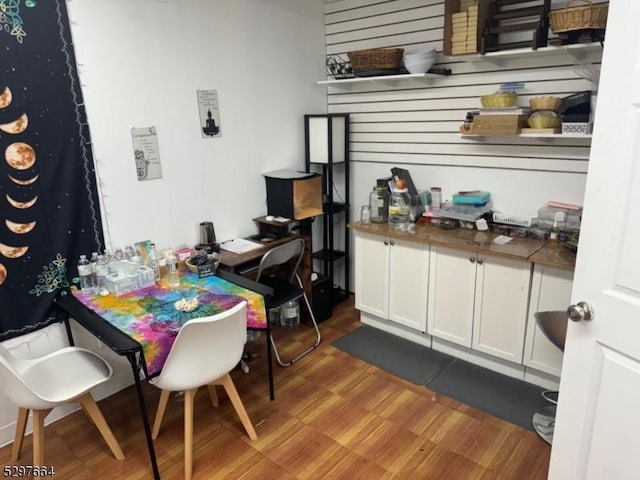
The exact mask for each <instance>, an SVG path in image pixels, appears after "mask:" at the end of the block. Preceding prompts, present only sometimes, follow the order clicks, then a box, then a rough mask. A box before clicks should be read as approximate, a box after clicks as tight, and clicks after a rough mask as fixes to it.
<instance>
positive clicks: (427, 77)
mask: <svg viewBox="0 0 640 480" xmlns="http://www.w3.org/2000/svg"><path fill="white" fill-rule="evenodd" d="M443 77H444V75H438V74H436V73H401V74H399V75H381V76H376V77H355V78H344V79H341V80H321V81H319V82H318V85H327V86H331V87H340V88H351V86H352V85H353V84H357V83H380V84H383V85H386V86H391V87H393V86H395V85H397V83H398V82H400V81H404V80H416V81H420V82H432V81H433V80H435V79H436V78H443Z"/></svg>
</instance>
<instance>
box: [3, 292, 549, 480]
mask: <svg viewBox="0 0 640 480" xmlns="http://www.w3.org/2000/svg"><path fill="white" fill-rule="evenodd" d="M358 319H359V315H358V312H357V311H356V310H355V309H354V308H353V300H352V299H351V300H348V301H346V302H343V303H341V304H339V305H337V306H336V307H334V314H333V316H332V317H331V318H330V319H328V320H326V321H325V322H323V323H321V324H320V329H321V332H322V335H323V338H322V343H321V344H320V347H318V349H317V350H316V351H314V352H312V353H311V354H309V355H307V356H306V357H304V358H303V359H301V360H300V361H299V362H298V363H296V364H294V365H293V366H292V367H289V368H280V367H274V373H275V382H276V400H275V401H273V402H271V401H269V395H268V385H267V378H266V365H265V363H266V362H265V359H264V355H263V354H264V353H265V352H264V350H265V347H264V336H262V337H261V338H260V339H259V340H257V341H255V342H252V343H250V344H248V349H249V350H250V351H252V352H256V353H259V354H260V356H259V357H258V358H255V359H252V360H251V361H250V371H249V373H248V374H245V373H243V372H242V371H241V370H240V369H235V370H234V371H233V372H232V377H233V379H234V382H235V383H236V387H237V389H238V391H239V393H240V396H241V397H242V399H243V402H244V404H245V406H246V408H247V411H248V413H249V416H250V417H251V419H252V421H253V422H254V425H255V427H256V431H257V433H258V439H257V440H255V441H250V440H249V438H248V437H247V435H246V433H245V430H244V428H243V427H242V425H241V423H240V420H239V419H238V417H237V416H236V414H235V412H234V410H233V408H232V406H231V405H230V403H229V400H228V398H227V397H226V394H225V393H224V392H223V391H222V389H219V390H218V396H219V399H220V406H219V407H218V408H217V409H214V408H213V407H212V406H211V403H210V401H209V398H208V394H207V391H206V389H201V390H200V391H199V392H198V395H197V397H196V405H195V414H194V453H193V457H194V474H193V479H196V480H197V479H234V480H239V479H247V480H249V479H250V480H255V479H258V480H261V479H265V480H293V479H348V480H352V479H366V480H372V479H402V480H405V479H438V480H444V479H446V480H457V479H460V480H463V479H464V480H470V479H518V480H521V479H527V480H535V479H545V478H546V477H547V469H548V463H549V455H550V448H549V446H548V445H547V444H546V443H544V442H543V441H542V440H541V439H540V438H539V437H538V436H537V435H536V434H535V433H533V432H530V431H527V430H524V429H522V428H520V427H517V426H515V425H512V424H510V423H507V422H504V421H502V420H499V419H497V418H495V417H492V416H490V415H487V414H484V413H482V412H480V411H478V410H475V409H473V408H471V407H468V406H466V405H464V404H461V403H459V402H456V401H454V400H451V399H448V398H446V397H443V396H441V395H439V394H435V393H433V392H431V391H429V390H427V389H426V388H425V387H419V386H415V385H413V384H411V383H409V382H406V381H404V380H402V379H399V378H397V377H394V376H392V375H390V374H388V373H386V372H384V371H382V370H379V369H378V368H376V367H374V366H371V365H369V364H367V363H364V362H362V361H360V360H358V359H356V358H354V357H351V356H350V355H348V354H346V353H344V352H342V351H340V350H338V349H336V348H334V347H332V346H331V343H332V342H333V341H334V340H336V339H338V338H340V337H341V336H342V335H344V334H345V333H347V332H349V331H351V330H353V329H355V328H357V327H358V326H359V320H358ZM278 333H282V332H278ZM290 334H291V335H292V339H293V341H292V342H290V343H289V344H288V348H284V347H281V348H279V350H280V353H281V356H283V357H284V358H287V352H288V351H289V350H291V348H293V347H295V346H297V345H299V344H300V343H299V342H303V343H304V342H305V341H306V342H307V344H308V343H312V342H313V338H314V332H313V330H312V329H311V328H308V327H301V328H299V329H297V330H294V331H293V332H291V333H290ZM145 392H146V393H147V395H148V397H147V400H148V407H149V412H150V415H151V421H153V417H154V414H155V410H156V406H157V403H158V399H159V392H158V390H157V389H155V387H153V386H151V385H145ZM98 403H99V406H100V408H101V409H102V412H103V414H104V416H105V418H106V419H107V422H108V423H109V425H110V426H111V428H112V430H113V432H114V434H115V436H116V438H117V439H118V441H119V442H120V446H121V447H122V449H123V450H124V453H125V455H126V459H125V460H121V461H119V460H116V459H115V458H113V456H111V453H110V451H109V449H108V447H107V446H106V445H105V444H104V442H103V441H102V438H101V437H100V434H99V433H98V431H97V429H96V428H95V427H93V426H92V425H91V424H90V423H89V420H88V418H87V416H86V415H85V414H84V413H83V412H81V411H77V412H74V413H73V414H71V415H69V416H67V417H65V418H63V419H61V420H59V421H57V422H55V423H54V424H52V425H49V426H47V427H46V429H45V463H46V464H47V465H53V466H54V467H55V471H56V475H55V478H59V479H63V480H80V479H95V478H100V479H122V478H127V479H146V478H151V477H152V472H151V467H150V464H149V457H148V453H147V448H146V443H145V438H144V432H143V429H142V424H141V421H140V419H139V414H138V406H137V398H136V395H135V390H134V389H133V387H129V388H127V389H125V390H123V391H121V392H119V393H117V394H115V395H113V396H111V397H109V398H106V399H104V400H102V401H100V402H98ZM182 411H183V410H182V404H181V402H180V397H179V396H172V398H171V400H170V401H169V405H168V406H167V412H166V414H165V419H164V422H163V425H162V429H161V430H160V435H159V437H158V439H157V440H156V441H155V447H156V454H157V456H158V464H159V468H160V474H161V477H162V479H163V480H172V479H179V478H182V476H183V463H182V462H183V426H182ZM31 447H32V444H31V436H28V437H27V438H26V439H25V442H24V446H23V449H22V456H21V461H20V462H19V463H20V464H22V465H28V464H30V463H32V462H31V459H32V454H31ZM10 455H11V445H7V446H4V447H2V448H1V449H0V464H1V465H3V466H4V465H12V462H11V461H10Z"/></svg>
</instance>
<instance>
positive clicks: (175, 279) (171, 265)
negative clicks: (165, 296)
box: [166, 250, 180, 288]
mask: <svg viewBox="0 0 640 480" xmlns="http://www.w3.org/2000/svg"><path fill="white" fill-rule="evenodd" d="M166 264H167V283H168V284H169V288H178V287H179V286H180V272H179V271H178V257H176V254H175V253H174V251H173V250H170V251H169V255H167V261H166Z"/></svg>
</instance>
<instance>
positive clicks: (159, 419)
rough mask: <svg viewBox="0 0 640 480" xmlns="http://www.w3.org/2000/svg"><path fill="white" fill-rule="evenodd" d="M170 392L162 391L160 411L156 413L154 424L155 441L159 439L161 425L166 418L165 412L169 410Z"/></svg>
mask: <svg viewBox="0 0 640 480" xmlns="http://www.w3.org/2000/svg"><path fill="white" fill-rule="evenodd" d="M170 393H171V392H170V391H169V390H160V401H159V402H158V411H157V412H156V419H155V420H154V422H153V431H152V432H151V438H153V439H154V440H155V439H156V438H158V433H160V424H161V423H162V418H163V417H164V412H165V410H166V409H167V402H168V401H169V394H170Z"/></svg>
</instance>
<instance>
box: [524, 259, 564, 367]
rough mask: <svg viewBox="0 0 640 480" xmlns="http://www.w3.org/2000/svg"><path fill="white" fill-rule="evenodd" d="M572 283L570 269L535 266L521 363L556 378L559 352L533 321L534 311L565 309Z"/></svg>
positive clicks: (560, 354) (560, 365)
mask: <svg viewBox="0 0 640 480" xmlns="http://www.w3.org/2000/svg"><path fill="white" fill-rule="evenodd" d="M572 286H573V271H572V270H563V269H560V268H554V267H547V266H544V265H540V264H535V265H534V267H533V279H532V282H531V299H530V301H529V316H528V319H527V335H526V339H525V343H524V360H523V363H524V364H525V365H526V366H527V367H531V368H535V369H536V370H540V371H542V372H546V373H548V374H550V375H555V376H556V377H559V376H560V371H561V368H562V351H560V349H559V348H558V347H556V346H555V345H554V344H553V343H551V342H550V341H549V340H548V339H547V337H545V336H544V333H542V330H540V328H539V327H538V325H537V324H536V319H535V317H534V314H535V313H536V312H546V311H549V310H565V309H566V308H567V305H569V304H570V303H571V288H572Z"/></svg>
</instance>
